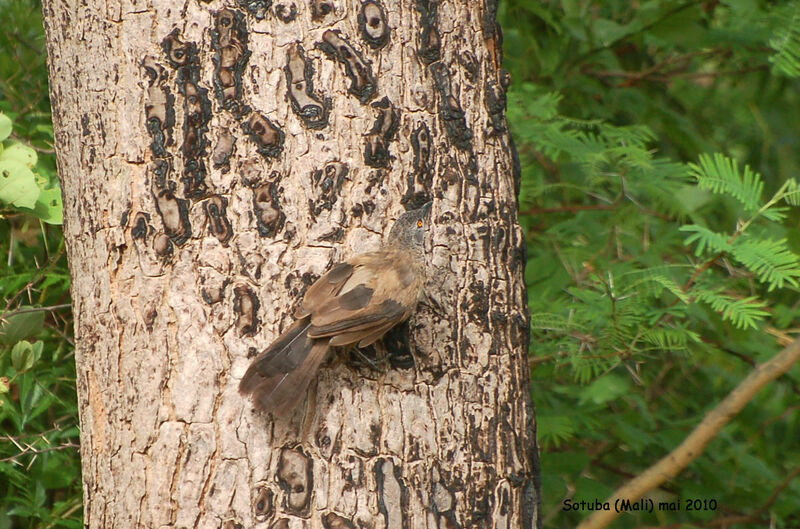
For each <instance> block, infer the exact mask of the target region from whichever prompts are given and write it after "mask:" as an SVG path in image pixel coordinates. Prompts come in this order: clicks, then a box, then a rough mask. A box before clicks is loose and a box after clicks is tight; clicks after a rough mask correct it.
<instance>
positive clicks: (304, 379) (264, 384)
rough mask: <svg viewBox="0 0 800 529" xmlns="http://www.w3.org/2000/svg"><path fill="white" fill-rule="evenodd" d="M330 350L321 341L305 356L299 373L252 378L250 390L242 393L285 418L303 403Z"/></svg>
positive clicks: (272, 374) (277, 373)
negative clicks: (250, 395)
mask: <svg viewBox="0 0 800 529" xmlns="http://www.w3.org/2000/svg"><path fill="white" fill-rule="evenodd" d="M327 350H328V343H327V341H326V340H318V341H316V342H315V343H313V344H312V345H311V347H310V348H309V349H308V350H307V351H306V353H307V354H305V355H304V356H303V359H302V364H301V365H300V366H299V367H298V368H297V369H292V370H290V371H287V372H280V371H277V372H272V373H271V374H269V375H266V376H265V375H260V374H258V375H257V374H253V376H251V377H250V379H249V380H248V381H249V385H248V387H246V388H241V391H242V392H243V393H252V394H253V402H254V403H255V405H256V407H258V408H259V409H261V410H263V411H270V412H272V413H273V414H275V415H279V416H283V415H286V414H287V413H288V412H289V411H291V410H292V409H294V407H295V406H296V405H297V403H298V402H300V401H301V400H302V399H303V395H304V394H305V391H306V389H308V385H309V384H310V383H311V379H312V378H313V377H314V375H316V374H317V370H318V369H319V365H320V364H321V363H322V361H323V360H324V359H325V353H326V351H327ZM248 374H249V371H248ZM242 382H244V379H243V380H242Z"/></svg>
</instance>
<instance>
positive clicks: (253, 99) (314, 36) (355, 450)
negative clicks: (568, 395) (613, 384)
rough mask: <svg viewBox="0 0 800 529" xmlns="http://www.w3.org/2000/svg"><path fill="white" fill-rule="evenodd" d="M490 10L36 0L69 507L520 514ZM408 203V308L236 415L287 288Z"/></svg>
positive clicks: (120, 520) (524, 378)
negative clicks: (413, 226)
mask: <svg viewBox="0 0 800 529" xmlns="http://www.w3.org/2000/svg"><path fill="white" fill-rule="evenodd" d="M495 7H496V6H495V5H494V2H493V0H488V3H487V5H483V4H482V3H479V2H456V1H452V0H451V1H442V2H437V1H435V0H393V1H392V2H389V1H387V0H382V1H376V0H367V1H362V0H278V1H276V2H274V3H273V2H272V1H271V0H238V2H234V1H233V0H229V1H228V2H227V3H224V2H222V1H219V0H211V1H200V0H192V1H189V2H185V3H177V4H176V3H174V2H171V1H168V0H152V1H151V2H145V3H143V2H140V1H137V0H111V1H108V2H63V1H55V0H46V1H45V2H44V15H45V24H46V30H47V39H48V52H49V66H50V76H51V98H52V104H53V118H54V125H55V130H56V147H57V152H58V163H59V172H60V175H61V178H62V182H63V190H64V207H65V212H64V213H65V215H64V217H65V226H64V229H65V237H66V240H67V243H68V249H69V260H70V264H71V267H72V297H73V303H74V305H73V306H74V311H75V334H76V344H77V346H76V355H75V357H76V362H77V366H78V393H79V400H80V410H81V412H80V415H81V417H80V418H81V441H82V442H81V456H82V461H83V480H84V491H85V503H86V514H85V516H86V527H90V528H126V529H127V528H134V527H136V528H138V527H147V528H159V527H175V528H188V527H201V528H206V527H208V528H217V527H224V528H236V527H255V526H258V527H276V528H288V527H301V526H303V527H326V528H339V527H344V528H347V527H366V528H373V527H374V528H382V527H387V528H392V529H394V528H397V529H412V528H418V527H533V526H536V525H538V524H539V521H538V519H539V512H538V505H539V497H538V490H537V485H536V483H537V481H538V475H537V473H538V469H537V466H536V465H537V463H536V461H537V455H536V445H535V434H534V419H533V408H532V406H531V404H530V402H529V393H528V370H527V347H528V316H527V306H526V294H525V286H524V281H523V263H524V253H525V250H524V237H523V233H522V231H521V229H520V227H519V226H518V224H517V216H516V210H517V204H516V196H515V184H517V185H518V182H516V181H515V179H518V175H515V171H514V163H513V155H512V150H513V147H512V146H511V139H510V136H509V132H508V130H507V127H506V121H505V96H504V91H505V88H506V86H507V80H506V79H505V78H504V76H503V75H502V74H501V71H500V61H501V56H500V46H501V43H500V35H499V30H498V29H497V28H496V23H495ZM428 199H433V201H434V204H433V214H432V222H433V224H435V227H434V230H433V233H432V234H431V235H430V239H431V240H430V241H428V244H429V251H428V255H429V261H430V262H429V266H428V268H429V270H430V274H429V278H428V283H427V286H426V289H427V292H428V294H429V296H430V298H431V299H432V302H431V303H430V304H429V305H430V306H427V305H426V306H421V307H420V309H419V310H418V312H417V314H416V315H415V316H414V317H412V319H411V321H410V323H409V324H407V325H406V326H405V327H404V328H401V329H398V330H396V331H395V332H393V333H392V334H391V336H389V337H387V339H385V340H384V345H379V346H378V347H377V348H376V350H375V351H366V352H364V355H366V356H369V355H375V358H376V360H375V361H374V362H375V363H376V364H377V366H378V367H377V368H376V367H374V366H372V365H370V363H369V362H366V361H363V360H361V361H360V362H359V358H360V357H359V355H358V354H353V353H352V352H347V351H340V352H338V354H335V355H334V356H333V358H332V359H331V361H330V362H328V364H326V365H325V366H324V367H323V369H322V370H321V373H320V375H319V377H318V380H317V382H316V383H314V384H312V389H311V391H310V392H309V394H308V396H307V398H306V400H305V402H304V403H303V404H302V405H300V406H299V408H298V410H297V411H296V413H295V414H294V415H293V416H292V417H291V418H290V419H283V420H280V419H278V420H273V419H272V418H271V417H270V416H269V415H263V414H259V413H256V412H254V411H253V409H252V406H251V404H250V402H249V401H247V400H246V399H244V398H242V397H241V396H240V395H239V393H238V391H237V385H238V381H239V379H240V378H241V376H242V374H243V373H244V371H245V369H246V368H247V366H248V364H249V361H250V359H251V358H252V357H253V356H254V355H255V354H256V353H257V352H258V351H260V350H262V349H263V348H264V347H265V346H266V345H267V344H268V343H269V342H270V341H271V340H272V339H273V338H274V337H275V336H277V334H278V332H279V331H280V330H281V329H285V328H286V326H288V325H290V324H291V322H292V317H291V314H292V311H293V309H294V307H295V306H296V305H297V302H298V300H299V299H300V298H301V297H302V294H303V292H304V291H305V288H306V287H307V286H308V285H309V284H310V283H311V282H312V281H313V280H314V279H315V278H316V277H318V276H319V275H320V274H321V273H322V272H324V271H325V269H326V268H327V267H328V266H329V265H330V264H331V263H333V262H336V261H338V260H341V259H344V258H347V257H350V256H352V255H354V254H357V253H360V252H364V251H369V250H373V249H376V248H377V247H378V246H379V244H380V241H381V239H382V237H383V236H384V235H385V234H387V233H388V228H389V227H390V226H391V220H392V219H393V218H396V216H397V215H398V214H399V213H401V212H402V211H403V209H404V208H411V207H415V206H419V205H421V204H422V203H423V202H425V201H427V200H428ZM437 305H438V306H437ZM432 307H433V308H432Z"/></svg>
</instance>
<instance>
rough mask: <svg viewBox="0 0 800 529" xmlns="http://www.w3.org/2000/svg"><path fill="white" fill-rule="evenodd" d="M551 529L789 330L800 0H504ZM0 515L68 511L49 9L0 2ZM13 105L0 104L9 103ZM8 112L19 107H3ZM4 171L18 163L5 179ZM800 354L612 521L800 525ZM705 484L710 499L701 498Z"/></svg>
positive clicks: (62, 518)
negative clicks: (663, 505)
mask: <svg viewBox="0 0 800 529" xmlns="http://www.w3.org/2000/svg"><path fill="white" fill-rule="evenodd" d="M499 19H500V23H501V25H502V26H503V30H504V36H505V40H504V49H505V63H506V68H507V69H508V70H509V71H510V72H511V75H512V78H513V83H512V86H511V88H510V90H509V93H508V117H509V121H510V125H511V128H512V131H513V133H514V136H515V138H516V144H517V148H518V151H519V155H520V161H521V166H522V192H521V197H520V208H521V221H522V223H523V227H524V229H525V230H526V233H527V236H528V257H529V265H530V266H528V268H527V275H526V280H527V284H528V292H529V300H530V301H529V303H530V310H531V327H532V346H531V376H532V380H533V384H532V392H533V396H534V400H535V403H536V407H537V415H538V421H539V439H540V443H541V451H542V482H543V495H544V506H543V507H544V509H543V516H544V521H545V527H553V528H561V527H565V528H568V527H574V526H575V525H576V523H577V522H578V520H580V519H582V518H583V517H584V516H585V515H586V514H587V513H586V512H585V511H584V512H567V511H564V510H563V509H562V506H563V502H564V500H565V499H570V500H573V501H580V500H589V501H593V500H595V499H600V500H602V499H604V498H605V497H607V496H608V495H609V494H610V493H611V492H612V491H613V490H614V489H616V488H617V487H618V486H620V485H621V484H622V483H624V482H625V481H627V480H628V479H630V478H631V477H633V476H636V475H638V474H639V473H640V472H641V471H642V470H644V469H645V468H647V467H648V466H649V465H651V464H652V463H653V462H655V461H657V460H658V459H659V458H660V457H662V456H663V455H665V454H666V453H668V452H669V451H670V450H672V449H673V448H675V446H677V445H678V444H679V443H680V442H681V441H682V440H683V438H684V437H685V436H686V435H687V434H688V432H689V431H690V430H691V429H692V428H693V427H694V426H695V425H696V424H697V423H698V422H699V421H700V420H701V419H702V418H703V416H704V414H705V412H707V411H708V410H709V409H711V408H712V407H713V406H714V405H715V404H716V403H718V402H719V401H720V400H721V399H722V398H724V396H725V395H726V394H727V393H728V392H729V391H730V390H731V389H732V388H733V387H735V385H736V384H737V383H738V382H740V381H741V380H742V379H743V378H744V377H745V376H746V375H747V374H748V373H749V372H750V371H751V370H752V369H753V366H755V365H756V364H758V363H760V362H763V361H764V360H766V359H768V358H771V357H772V356H773V355H774V354H775V353H776V352H777V351H779V350H780V349H781V348H782V347H784V346H786V345H787V344H788V343H789V342H790V341H791V340H792V339H793V338H795V337H796V335H797V333H798V330H800V327H799V322H800V318H799V316H800V296H798V281H800V264H799V261H798V254H800V234H799V233H798V225H800V208H798V207H797V203H798V190H797V187H796V184H795V183H794V180H793V178H794V177H795V175H796V173H797V168H798V163H800V161H799V160H798V156H797V154H796V153H797V152H798V147H800V137H799V136H798V134H799V132H798V130H800V129H798V126H797V123H800V83H798V80H797V76H798V75H799V74H800V6H798V3H796V2H766V1H759V0H736V1H733V0H731V1H724V2H723V1H701V2H676V1H667V0H652V1H622V0H605V1H602V2H601V1H585V0H563V1H536V0H501V2H500V10H499ZM0 26H2V27H4V28H6V29H5V30H4V31H2V32H0V114H2V116H0V141H2V150H0V170H1V171H3V172H4V173H3V174H4V175H5V176H3V177H2V179H0V215H2V217H0V251H2V255H3V263H2V265H0V295H2V305H0V310H2V311H3V312H2V322H0V529H6V528H11V527H13V528H61V527H63V528H78V527H82V519H81V504H80V502H81V488H80V465H79V454H78V448H77V446H78V428H77V403H76V397H75V368H74V361H73V360H74V359H73V344H72V321H71V318H72V317H71V314H70V312H69V308H68V303H69V277H68V269H67V265H66V260H65V257H64V249H63V239H62V236H61V231H60V229H59V226H58V225H59V224H60V221H61V220H60V202H59V200H58V199H57V198H56V197H57V195H58V187H57V186H58V184H57V179H56V175H55V162H54V155H53V150H52V141H53V130H52V124H51V121H50V110H49V104H48V98H47V71H46V67H45V46H44V36H43V30H42V21H41V14H40V7H39V5H38V2H36V1H34V0H0ZM3 116H4V117H3ZM12 123H13V128H12ZM12 184H13V185H12ZM799 475H800V370H798V368H797V367H795V368H794V369H793V370H792V371H791V372H790V373H789V374H788V375H786V376H784V377H782V378H780V379H778V380H777V381H775V382H774V383H772V384H771V385H770V386H768V387H767V388H766V389H765V390H764V391H762V392H761V394H759V395H758V397H757V398H756V399H755V401H754V402H752V403H751V404H750V405H748V406H747V407H746V408H745V409H744V410H743V411H742V413H740V414H739V415H738V416H737V417H735V418H734V419H733V421H732V422H731V423H730V424H729V425H728V426H727V427H726V428H725V429H724V430H723V431H722V432H721V434H720V435H719V436H718V437H717V438H716V439H715V440H714V441H713V442H712V443H711V444H710V445H709V446H708V448H707V449H706V451H705V452H704V453H703V454H702V456H700V457H699V458H698V459H697V460H696V461H695V462H694V463H693V464H692V465H691V466H690V467H689V468H687V469H686V470H685V471H684V472H683V473H682V474H681V475H680V476H678V478H676V479H674V480H673V481H671V482H669V483H667V484H666V485H664V486H663V487H662V488H660V489H659V490H657V491H655V492H654V493H653V495H652V497H653V498H654V499H655V500H656V501H674V500H681V499H682V500H686V499H700V500H714V501H715V502H716V508H715V509H707V510H699V511H691V512H687V511H686V510H685V509H681V511H679V512H666V513H664V512H662V513H653V514H646V513H637V514H628V515H625V516H623V517H622V518H620V519H619V520H618V521H617V522H616V525H615V527H623V528H629V527H630V528H633V527H643V526H644V527H663V528H667V527H669V528H694V527H737V528H749V527H775V528H779V529H780V528H787V529H788V528H796V527H800V514H798V513H800V478H798V476H799ZM707 505H708V504H707Z"/></svg>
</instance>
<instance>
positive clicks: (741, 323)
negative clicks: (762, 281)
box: [695, 290, 769, 329]
mask: <svg viewBox="0 0 800 529" xmlns="http://www.w3.org/2000/svg"><path fill="white" fill-rule="evenodd" d="M695 295H696V296H697V300H698V301H703V302H705V303H707V304H708V305H710V306H711V308H712V309H713V310H714V311H715V312H718V313H719V314H720V315H721V316H722V318H723V319H725V320H728V321H729V322H731V323H733V325H735V326H736V327H738V328H739V329H747V328H751V329H756V328H758V325H757V324H758V322H760V321H762V320H763V319H764V317H765V316H769V312H767V311H766V310H765V309H766V308H767V306H766V305H765V304H764V302H763V301H761V300H760V299H758V298H757V297H755V296H752V297H749V298H744V299H740V298H735V297H733V296H728V295H726V294H723V293H722V292H720V291H718V290H696V291H695Z"/></svg>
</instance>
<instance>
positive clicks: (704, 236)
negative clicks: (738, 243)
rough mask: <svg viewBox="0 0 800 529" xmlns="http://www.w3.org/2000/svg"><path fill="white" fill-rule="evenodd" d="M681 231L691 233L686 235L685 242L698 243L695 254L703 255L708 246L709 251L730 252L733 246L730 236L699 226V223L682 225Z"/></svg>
mask: <svg viewBox="0 0 800 529" xmlns="http://www.w3.org/2000/svg"><path fill="white" fill-rule="evenodd" d="M680 231H687V232H690V233H691V235H689V236H688V237H686V240H684V241H683V244H685V245H686V246H689V245H690V244H692V243H693V242H696V243H697V248H695V251H694V254H695V255H696V256H698V257H699V256H701V255H703V253H705V251H706V248H708V250H709V252H714V253H719V252H730V251H731V250H732V249H733V247H732V246H731V244H730V243H729V242H728V237H727V236H726V235H724V234H722V233H717V232H715V231H711V230H709V229H708V228H706V227H705V226H698V225H697V224H689V225H688V226H681V227H680Z"/></svg>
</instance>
